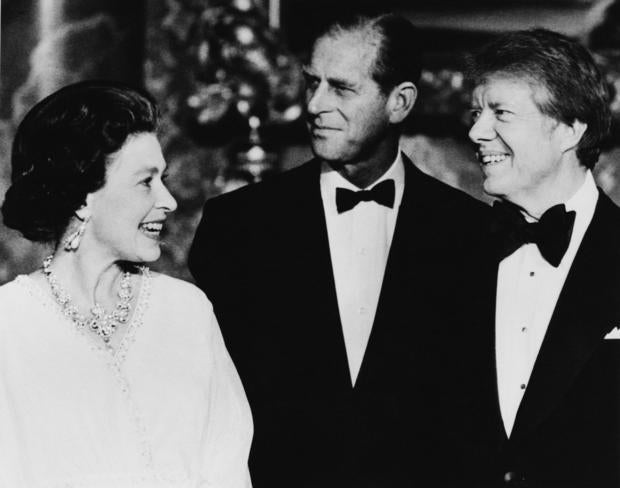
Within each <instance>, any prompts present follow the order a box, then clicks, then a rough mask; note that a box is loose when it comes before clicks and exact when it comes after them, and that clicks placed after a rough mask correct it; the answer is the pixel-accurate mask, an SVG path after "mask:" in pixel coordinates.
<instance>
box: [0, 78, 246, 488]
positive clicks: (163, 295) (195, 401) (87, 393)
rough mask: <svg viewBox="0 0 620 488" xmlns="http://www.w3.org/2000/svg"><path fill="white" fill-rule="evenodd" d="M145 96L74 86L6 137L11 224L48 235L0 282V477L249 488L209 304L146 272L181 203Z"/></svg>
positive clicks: (229, 380) (240, 418)
mask: <svg viewBox="0 0 620 488" xmlns="http://www.w3.org/2000/svg"><path fill="white" fill-rule="evenodd" d="M156 128H157V110H156V107H155V105H154V102H153V101H152V99H151V98H150V96H149V95H148V94H146V93H144V92H142V91H141V90H137V89H133V88H130V87H127V86H125V85H120V84H116V83H109V82H82V83H78V84H75V85H71V86H68V87H66V88H63V89H62V90H60V91H58V92H56V93H54V94H52V95H50V96H49V97H48V98H46V99H45V100H43V101H41V102H40V103H39V104H37V105H36V106H35V107H34V108H33V109H32V110H31V111H30V112H29V113H28V115H27V116H26V117H25V119H24V120H23V121H22V123H21V124H20V126H19V128H18V131H17V134H16V136H15V141H14V145H13V154H12V160H11V164H12V171H13V174H12V186H11V188H10V189H9V190H8V192H7V195H6V199H5V201H4V204H3V207H2V212H3V215H4V222H5V224H6V225H7V226H9V227H12V228H15V229H17V230H19V231H20V232H21V233H22V234H23V235H24V236H25V237H26V238H28V239H30V240H33V241H36V242H43V243H47V244H51V245H52V246H51V247H52V254H51V255H50V256H49V257H48V258H47V259H46V260H45V261H44V263H43V266H42V268H41V269H40V270H37V271H35V272H34V273H32V274H30V275H21V276H18V277H17V278H16V279H15V280H13V281H12V282H10V283H8V284H6V285H4V286H2V287H0V487H3V488H4V487H6V488H20V487H27V488H39V487H62V488H69V487H71V488H94V487H101V488H104V487H105V488H109V487H114V488H129V487H132V488H134V487H149V488H150V487H153V488H156V487H179V488H180V487H192V488H194V487H213V488H242V487H243V488H246V487H249V486H250V479H249V474H248V468H247V458H248V452H249V448H250V442H251V437H252V419H251V414H250V411H249V407H248V404H247V400H246V398H245V393H244V391H243V387H242V385H241V382H240V380H239V377H238V376H237V372H236V370H235V368H234V366H233V364H232V361H231V359H230V357H229V355H228V353H227V351H226V348H225V346H224V342H223V340H222V336H221V334H220V330H219V327H218V324H217V322H216V319H215V316H214V315H213V311H212V308H211V304H210V303H209V301H208V300H207V298H206V297H205V296H204V294H203V293H202V292H201V291H200V290H199V289H198V288H196V287H195V286H193V285H191V284H189V283H186V282H183V281H180V280H177V279H173V278H170V277H167V276H164V275H161V274H157V273H154V272H151V271H149V270H148V268H147V267H146V266H145V264H144V263H147V262H150V261H154V260H155V259H157V258H158V257H159V255H160V240H159V237H160V233H161V230H162V225H163V223H164V221H165V219H166V215H167V214H168V213H169V212H171V211H173V210H174V209H175V208H176V202H175V200H174V199H173V197H172V196H171V195H170V193H169V192H168V190H167V188H166V187H165V185H164V181H163V179H164V173H165V169H166V163H165V161H164V158H163V156H162V153H161V148H160V145H159V142H158V140H157V137H156V134H155V131H156Z"/></svg>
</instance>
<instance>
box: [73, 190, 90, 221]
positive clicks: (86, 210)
mask: <svg viewBox="0 0 620 488" xmlns="http://www.w3.org/2000/svg"><path fill="white" fill-rule="evenodd" d="M92 202H93V194H92V193H89V194H88V195H86V200H85V201H84V203H83V204H82V206H81V207H80V208H78V209H77V210H76V211H75V216H76V217H77V218H78V219H80V220H81V221H82V222H84V221H86V220H88V219H90V215H91V207H92Z"/></svg>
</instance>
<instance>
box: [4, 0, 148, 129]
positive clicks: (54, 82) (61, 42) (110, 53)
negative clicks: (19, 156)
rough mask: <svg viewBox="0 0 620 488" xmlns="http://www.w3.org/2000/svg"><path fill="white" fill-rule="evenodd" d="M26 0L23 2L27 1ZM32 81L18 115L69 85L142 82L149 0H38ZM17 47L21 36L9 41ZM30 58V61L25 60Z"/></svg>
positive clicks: (19, 92) (16, 107)
mask: <svg viewBox="0 0 620 488" xmlns="http://www.w3.org/2000/svg"><path fill="white" fill-rule="evenodd" d="M21 1H23V0H21ZM29 3H30V9H29V10H30V16H32V22H31V24H30V25H31V26H32V28H33V29H35V30H36V32H34V33H30V37H31V38H33V39H35V42H34V45H33V46H32V48H31V50H30V52H29V53H28V54H29V56H28V61H27V62H28V69H27V73H26V79H24V80H23V81H22V83H21V84H20V85H19V86H17V87H16V90H15V94H14V96H13V118H14V119H19V118H21V116H22V115H23V113H24V111H26V110H28V109H29V108H30V107H31V106H32V105H33V104H34V103H36V101H38V100H40V99H41V98H43V97H44V96H46V95H48V94H49V93H51V92H53V91H54V90H56V89H58V88H60V87H61V86H64V85H66V84H69V83H73V82H76V81H81V80H85V79H93V78H98V79H108V80H117V81H125V82H128V83H132V84H136V85H141V84H142V83H143V69H144V51H145V49H144V39H145V19H146V12H145V0H32V1H31V2H29ZM3 41H4V42H5V45H4V46H3V48H5V49H11V44H12V42H19V40H18V39H3ZM24 62H26V60H24Z"/></svg>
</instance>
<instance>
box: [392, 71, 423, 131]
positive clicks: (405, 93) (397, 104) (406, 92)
mask: <svg viewBox="0 0 620 488" xmlns="http://www.w3.org/2000/svg"><path fill="white" fill-rule="evenodd" d="M417 97H418V89H417V88H416V86H415V85H414V84H413V83H411V82H410V81H404V82H402V83H400V84H399V85H397V86H395V87H394V88H393V89H392V91H391V93H390V95H389V97H388V102H387V109H388V116H389V120H390V123H392V124H398V123H400V122H402V121H403V120H405V118H406V117H407V115H409V112H411V109H412V108H413V105H414V104H415V101H416V98H417Z"/></svg>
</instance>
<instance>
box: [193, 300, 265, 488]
mask: <svg viewBox="0 0 620 488" xmlns="http://www.w3.org/2000/svg"><path fill="white" fill-rule="evenodd" d="M207 305H208V310H207V311H206V313H207V315H206V316H207V317H208V318H209V319H208V322H209V325H208V327H209V330H208V334H209V342H208V343H209V345H210V348H211V351H210V353H211V355H212V359H213V362H212V369H211V378H210V389H209V390H210V392H209V393H210V394H209V399H208V402H209V408H208V409H207V412H208V419H207V422H206V428H205V432H204V433H203V435H204V436H205V437H206V439H205V442H204V445H205V449H204V459H203V463H202V477H203V480H204V481H203V483H202V484H201V485H200V486H201V488H207V487H209V488H251V486H252V483H251V481H250V473H249V470H248V456H249V451H250V444H251V442H252V433H253V424H252V415H251V412H250V407H249V405H248V401H247V399H246V395H245V392H244V390H243V385H242V384H241V380H240V378H239V375H238V374H237V370H236V369H235V366H234V364H233V362H232V359H231V358H230V355H229V354H228V351H227V350H226V346H225V344H224V339H223V337H222V333H221V331H220V328H219V325H218V323H217V319H216V318H215V315H214V313H213V309H212V307H211V304H210V303H208V302H207Z"/></svg>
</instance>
